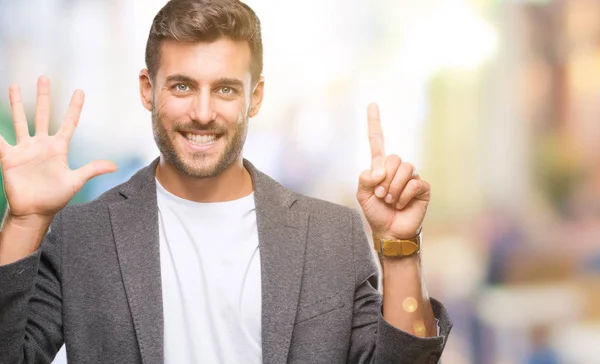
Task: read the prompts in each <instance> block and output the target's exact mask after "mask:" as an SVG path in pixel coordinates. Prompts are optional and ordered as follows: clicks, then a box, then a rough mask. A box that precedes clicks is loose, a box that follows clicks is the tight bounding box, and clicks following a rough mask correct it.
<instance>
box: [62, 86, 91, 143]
mask: <svg viewBox="0 0 600 364" xmlns="http://www.w3.org/2000/svg"><path fill="white" fill-rule="evenodd" d="M84 100H85V94H84V93H83V91H82V90H75V92H73V96H71V102H70V103H69V108H68V109H67V113H66V115H65V119H64V121H63V123H62V125H61V126H60V129H59V130H58V133H57V134H59V135H61V136H63V137H64V138H65V139H67V140H71V137H72V136H73V133H74V132H75V128H77V124H78V123H79V118H80V117H81V109H83V102H84Z"/></svg>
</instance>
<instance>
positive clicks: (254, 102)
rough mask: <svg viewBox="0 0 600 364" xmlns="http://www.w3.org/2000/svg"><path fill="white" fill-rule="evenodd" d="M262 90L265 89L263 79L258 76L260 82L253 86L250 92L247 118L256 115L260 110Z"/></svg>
mask: <svg viewBox="0 0 600 364" xmlns="http://www.w3.org/2000/svg"><path fill="white" fill-rule="evenodd" d="M264 88H265V78H264V77H263V76H260V80H259V81H258V83H257V84H256V86H254V90H253V91H252V97H251V100H250V111H249V112H248V116H249V117H251V118H253V117H255V116H256V115H257V114H258V111H259V110H260V106H261V105H262V100H263V96H264Z"/></svg>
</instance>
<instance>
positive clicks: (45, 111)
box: [35, 76, 50, 135]
mask: <svg viewBox="0 0 600 364" xmlns="http://www.w3.org/2000/svg"><path fill="white" fill-rule="evenodd" d="M37 92H38V93H37V102H36V104H35V135H48V124H49V123H50V80H49V79H48V77H46V76H42V77H40V78H39V79H38V91H37Z"/></svg>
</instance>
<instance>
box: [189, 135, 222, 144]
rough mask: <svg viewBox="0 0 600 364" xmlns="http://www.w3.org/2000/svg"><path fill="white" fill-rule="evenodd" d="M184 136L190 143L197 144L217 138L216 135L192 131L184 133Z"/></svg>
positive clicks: (208, 142)
mask: <svg viewBox="0 0 600 364" xmlns="http://www.w3.org/2000/svg"><path fill="white" fill-rule="evenodd" d="M185 138H186V139H187V140H189V141H191V142H192V143H194V144H199V145H206V144H212V143H214V142H215V140H217V136H216V135H198V134H192V133H186V134H185Z"/></svg>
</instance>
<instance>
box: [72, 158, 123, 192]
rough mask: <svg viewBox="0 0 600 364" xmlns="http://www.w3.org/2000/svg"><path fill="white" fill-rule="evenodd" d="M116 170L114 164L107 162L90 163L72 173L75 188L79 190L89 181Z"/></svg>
mask: <svg viewBox="0 0 600 364" xmlns="http://www.w3.org/2000/svg"><path fill="white" fill-rule="evenodd" d="M116 170H117V166H116V164H114V163H113V162H111V161H107V160H98V161H92V162H90V163H88V164H86V165H85V166H83V167H80V168H78V169H76V170H74V171H73V173H74V174H75V178H76V180H77V182H76V188H77V190H79V189H81V188H82V187H83V185H84V184H85V183H86V182H87V181H89V180H90V179H92V178H94V177H97V176H100V175H103V174H106V173H112V172H114V171H116Z"/></svg>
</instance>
